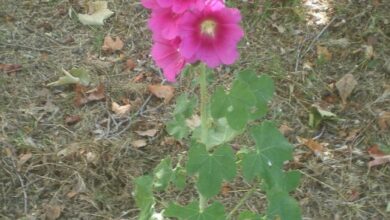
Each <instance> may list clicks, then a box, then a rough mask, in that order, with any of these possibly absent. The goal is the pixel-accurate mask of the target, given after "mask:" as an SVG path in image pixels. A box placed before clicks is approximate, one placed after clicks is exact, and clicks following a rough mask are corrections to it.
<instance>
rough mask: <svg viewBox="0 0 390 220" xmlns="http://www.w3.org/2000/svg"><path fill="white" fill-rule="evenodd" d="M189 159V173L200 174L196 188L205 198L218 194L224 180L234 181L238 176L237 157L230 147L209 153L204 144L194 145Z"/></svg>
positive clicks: (222, 147)
mask: <svg viewBox="0 0 390 220" xmlns="http://www.w3.org/2000/svg"><path fill="white" fill-rule="evenodd" d="M188 157H189V159H188V163H187V172H188V174H190V175H193V174H198V181H197V183H196V186H197V188H198V190H199V192H200V193H201V194H202V195H204V196H205V197H208V198H210V197H212V196H214V195H216V194H218V192H219V190H220V187H221V183H222V180H223V179H225V180H232V179H233V178H234V176H235V175H236V164H235V157H234V154H233V151H232V149H231V147H229V146H226V145H225V146H220V147H218V148H216V149H215V150H214V152H213V153H209V152H207V150H206V147H205V146H204V145H203V144H199V143H193V144H192V145H191V147H190V150H189V152H188Z"/></svg>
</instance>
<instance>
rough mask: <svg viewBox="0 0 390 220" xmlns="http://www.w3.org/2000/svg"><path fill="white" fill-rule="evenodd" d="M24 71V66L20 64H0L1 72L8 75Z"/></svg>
mask: <svg viewBox="0 0 390 220" xmlns="http://www.w3.org/2000/svg"><path fill="white" fill-rule="evenodd" d="M21 69H22V65H19V64H3V63H0V72H4V73H6V74H14V73H16V72H18V71H20V70H21Z"/></svg>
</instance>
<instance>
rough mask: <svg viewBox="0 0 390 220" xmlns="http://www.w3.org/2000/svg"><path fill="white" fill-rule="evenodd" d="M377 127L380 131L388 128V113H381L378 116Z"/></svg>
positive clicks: (389, 119)
mask: <svg viewBox="0 0 390 220" xmlns="http://www.w3.org/2000/svg"><path fill="white" fill-rule="evenodd" d="M378 126H379V128H380V129H381V130H382V131H384V130H387V129H388V128H390V112H381V113H380V114H379V117H378Z"/></svg>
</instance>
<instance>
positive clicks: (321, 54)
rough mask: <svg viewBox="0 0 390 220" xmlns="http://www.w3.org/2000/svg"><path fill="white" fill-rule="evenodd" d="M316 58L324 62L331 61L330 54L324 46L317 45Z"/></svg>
mask: <svg viewBox="0 0 390 220" xmlns="http://www.w3.org/2000/svg"><path fill="white" fill-rule="evenodd" d="M317 57H318V58H319V59H321V58H322V59H325V60H326V61H329V60H331V59H332V53H330V52H329V50H328V48H326V47H324V46H320V45H317Z"/></svg>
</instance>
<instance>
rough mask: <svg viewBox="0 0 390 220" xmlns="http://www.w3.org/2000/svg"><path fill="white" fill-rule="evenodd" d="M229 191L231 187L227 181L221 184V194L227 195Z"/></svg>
mask: <svg viewBox="0 0 390 220" xmlns="http://www.w3.org/2000/svg"><path fill="white" fill-rule="evenodd" d="M231 191H232V187H231V186H230V185H229V184H227V183H224V184H222V188H221V194H222V195H224V196H227V195H229V192H231Z"/></svg>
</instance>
